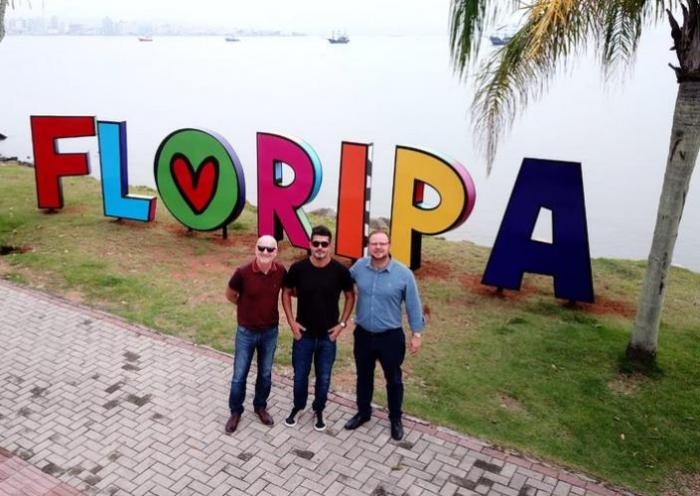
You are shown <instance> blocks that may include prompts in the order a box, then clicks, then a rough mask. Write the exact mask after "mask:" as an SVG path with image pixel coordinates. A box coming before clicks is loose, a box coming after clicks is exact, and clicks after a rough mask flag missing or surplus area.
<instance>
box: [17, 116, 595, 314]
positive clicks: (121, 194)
mask: <svg viewBox="0 0 700 496" xmlns="http://www.w3.org/2000/svg"><path fill="white" fill-rule="evenodd" d="M31 129H32V142H33V146H34V162H35V174H36V189H37V201H38V206H39V208H41V209H51V210H55V209H60V208H63V191H62V185H61V178H62V177H64V176H79V175H87V174H89V173H90V165H89V160H88V154H87V153H59V151H58V147H57V140H58V139H62V138H77V137H88V136H95V135H97V140H98V147H99V156H100V172H101V177H102V196H103V204H104V215H105V216H107V217H115V218H123V219H131V220H137V221H143V222H149V221H152V220H153V219H154V218H155V211H156V198H155V197H145V196H136V195H130V194H129V183H128V170H127V148H126V123H125V122H108V121H100V120H96V119H95V117H92V116H32V117H31ZM371 149H372V145H371V144H362V143H349V142H342V144H341V150H340V174H339V177H340V179H339V184H338V218H337V231H336V247H335V248H336V250H335V251H336V253H337V254H338V255H341V256H345V257H349V258H360V257H361V256H362V255H363V253H364V247H365V236H366V233H367V226H368V223H369V202H370V193H371V187H370V184H371V174H372V162H371ZM285 164H286V166H288V167H289V168H291V170H292V171H293V180H292V181H291V182H290V183H289V184H284V183H283V180H282V171H283V166H284V165H285ZM322 172H323V171H322V168H321V162H320V160H319V158H318V156H317V155H316V152H315V151H314V150H313V149H312V148H311V147H310V146H309V145H308V144H307V143H305V142H303V141H301V140H299V139H295V138H292V137H289V136H281V135H277V134H270V133H258V134H257V173H258V174H257V181H258V208H257V211H258V233H259V234H260V235H262V234H272V235H274V236H275V238H277V239H278V240H280V239H282V237H283V235H284V234H285V233H286V235H287V238H288V239H289V242H290V243H291V244H292V245H293V246H296V247H298V248H303V249H306V248H308V246H309V235H310V232H311V225H310V223H309V220H308V218H307V216H306V214H305V213H304V210H303V207H304V205H306V204H307V203H309V202H310V201H312V200H313V199H314V198H315V197H316V194H317V193H318V191H319V188H320V186H321V182H322V178H323V173H322ZM153 173H154V177H155V183H156V185H157V189H158V194H159V195H160V198H161V200H162V201H163V203H164V204H165V206H166V208H167V209H168V210H169V211H170V212H171V213H172V215H173V216H174V217H175V218H176V219H177V220H178V221H180V222H181V223H182V224H183V225H184V226H186V227H187V228H189V229H192V230H197V231H211V230H216V229H223V230H224V233H225V232H226V226H227V225H228V224H230V223H231V222H233V221H235V220H236V218H237V217H238V216H239V215H240V213H241V211H242V210H243V206H244V205H245V201H246V194H245V192H246V187H245V186H246V181H245V177H244V174H243V167H242V166H241V162H240V160H239V159H238V156H237V155H236V153H235V151H234V149H233V147H232V146H231V145H230V144H229V143H228V142H227V141H226V139H225V138H224V137H222V136H220V135H218V134H216V133H213V132H210V131H205V130H202V129H179V130H177V131H174V132H172V133H171V134H169V135H168V136H166V137H165V139H163V141H162V143H161V144H160V146H159V147H158V150H157V151H156V154H155V160H154V165H153ZM426 187H429V188H432V190H434V192H435V193H437V197H438V198H439V201H437V202H435V203H436V204H435V205H428V203H427V202H426V201H425V192H426ZM475 201H476V189H475V186H474V182H473V181H472V178H471V176H470V175H469V172H467V170H466V169H465V168H464V166H462V165H461V164H460V163H459V162H456V161H454V160H449V159H447V158H445V157H443V156H440V155H438V154H435V153H429V152H426V151H423V150H419V149H416V148H410V147H405V146H397V147H396V153H395V160H394V183H393V193H392V204H391V205H392V206H391V237H392V254H393V256H394V257H395V258H396V259H397V260H400V261H402V262H404V263H405V264H407V265H409V266H410V267H411V268H412V269H417V268H418V267H420V263H421V239H422V237H423V236H424V235H436V234H441V233H444V232H447V231H449V230H452V229H454V228H456V227H457V226H459V225H461V224H462V223H464V221H466V220H467V218H468V217H469V214H470V213H471V211H472V209H473V208H474V203H475ZM541 209H547V210H549V211H551V213H552V216H551V217H552V242H542V241H538V240H534V239H532V233H533V230H534V228H535V224H536V222H537V219H538V217H539V214H540V211H541ZM526 272H533V273H538V274H544V275H549V276H552V277H553V280H554V294H555V296H556V297H557V298H563V299H567V300H573V301H585V302H592V301H593V282H592V276H591V264H590V254H589V249H588V230H587V224H586V210H585V204H584V195H583V180H582V174H581V164H579V163H574V162H560V161H552V160H541V159H524V160H523V164H522V166H521V169H520V172H519V174H518V178H517V180H516V183H515V186H514V187H513V192H512V194H511V197H510V201H509V203H508V207H507V209H506V212H505V214H504V217H503V220H502V222H501V227H500V229H499V232H498V236H497V238H496V241H495V243H494V247H493V250H492V252H491V256H490V258H489V261H488V264H487V266H486V270H485V272H484V275H483V278H482V283H483V284H487V285H491V286H496V287H498V288H505V289H516V290H517V289H520V285H521V283H522V277H523V274H524V273H526Z"/></svg>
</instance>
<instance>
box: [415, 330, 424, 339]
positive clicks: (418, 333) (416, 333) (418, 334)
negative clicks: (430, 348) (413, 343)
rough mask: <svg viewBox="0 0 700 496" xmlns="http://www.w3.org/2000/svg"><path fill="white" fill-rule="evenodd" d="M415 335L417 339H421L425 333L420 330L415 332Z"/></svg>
mask: <svg viewBox="0 0 700 496" xmlns="http://www.w3.org/2000/svg"><path fill="white" fill-rule="evenodd" d="M413 337H414V338H416V339H420V338H422V337H423V335H422V334H421V333H420V332H414V333H413Z"/></svg>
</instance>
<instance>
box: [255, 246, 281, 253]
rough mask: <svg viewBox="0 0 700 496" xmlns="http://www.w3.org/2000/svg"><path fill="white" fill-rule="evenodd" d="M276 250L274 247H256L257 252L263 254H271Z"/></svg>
mask: <svg viewBox="0 0 700 496" xmlns="http://www.w3.org/2000/svg"><path fill="white" fill-rule="evenodd" d="M276 249H277V248H275V247H274V246H258V251H259V252H260V253H264V252H268V253H272V252H273V251H275V250H276Z"/></svg>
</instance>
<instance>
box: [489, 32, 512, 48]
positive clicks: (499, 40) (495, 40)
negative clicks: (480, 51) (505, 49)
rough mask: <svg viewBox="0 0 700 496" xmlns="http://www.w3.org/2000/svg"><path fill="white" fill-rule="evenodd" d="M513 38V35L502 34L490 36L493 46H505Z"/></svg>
mask: <svg viewBox="0 0 700 496" xmlns="http://www.w3.org/2000/svg"><path fill="white" fill-rule="evenodd" d="M512 39H513V37H512V36H510V35H502V36H501V35H495V34H492V35H491V36H489V40H490V41H491V44H492V45H493V46H503V45H505V44H506V43H508V42H509V41H510V40H512Z"/></svg>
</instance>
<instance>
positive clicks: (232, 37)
mask: <svg viewBox="0 0 700 496" xmlns="http://www.w3.org/2000/svg"><path fill="white" fill-rule="evenodd" d="M226 41H241V40H240V39H239V38H236V37H235V36H227V37H226Z"/></svg>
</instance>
